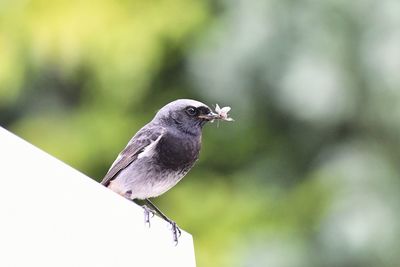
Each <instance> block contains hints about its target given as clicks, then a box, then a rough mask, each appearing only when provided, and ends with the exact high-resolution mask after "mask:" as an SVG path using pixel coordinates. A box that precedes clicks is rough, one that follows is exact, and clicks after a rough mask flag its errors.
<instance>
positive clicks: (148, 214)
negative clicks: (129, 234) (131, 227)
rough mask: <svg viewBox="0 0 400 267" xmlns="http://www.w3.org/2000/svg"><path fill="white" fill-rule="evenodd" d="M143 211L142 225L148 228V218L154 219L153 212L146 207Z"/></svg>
mask: <svg viewBox="0 0 400 267" xmlns="http://www.w3.org/2000/svg"><path fill="white" fill-rule="evenodd" d="M143 210H144V224H146V225H148V226H149V228H150V218H153V217H154V211H153V210H151V209H150V208H149V207H147V206H146V205H144V206H143Z"/></svg>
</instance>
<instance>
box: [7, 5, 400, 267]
mask: <svg viewBox="0 0 400 267" xmlns="http://www.w3.org/2000/svg"><path fill="white" fill-rule="evenodd" d="M177 98H194V99H197V100H200V101H202V102H205V103H207V104H209V105H210V106H213V105H215V104H216V103H218V104H220V105H221V106H227V105H229V106H231V107H232V112H231V115H232V117H233V118H235V122H234V123H220V124H219V127H218V126H217V124H216V123H214V124H211V125H207V126H206V127H205V129H204V135H203V149H202V153H201V156H200V160H199V162H198V163H197V165H196V167H195V168H194V169H193V170H192V171H191V172H190V173H189V174H188V175H187V176H186V178H185V179H184V180H183V181H182V182H181V183H179V184H178V186H176V187H175V188H174V189H172V190H170V191H169V192H168V193H166V194H165V195H163V196H162V197H159V198H158V199H157V200H156V203H158V204H159V206H160V207H161V208H162V209H163V210H164V211H165V212H166V213H167V214H168V215H169V216H170V217H171V218H174V219H175V220H176V221H177V222H178V224H179V225H180V226H181V227H182V228H183V229H185V230H187V231H189V232H190V233H192V234H193V236H194V240H195V247H196V258H197V263H198V266H199V267H239V266H240V267H241V266H245V267H256V266H257V267H258V266H269V267H274V266H277V267H292V266H293V267H294V266H307V267H308V266H338V267H339V266H341V267H345V266H349V267H350V266H351V267H355V266H364V267H365V266H367V267H368V266H393V267H395V266H396V267H397V266H399V265H400V223H399V221H400V213H399V210H400V209H399V208H400V205H399V204H400V201H399V200H400V194H399V193H400V180H399V178H400V176H399V168H400V167H399V163H400V138H399V134H400V105H399V103H400V1H398V0H381V1H373V0H364V1H344V0H328V1H317V0H299V1H292V0H263V1H261V0H246V1H245V0H242V1H239V0H232V1H227V0H219V1H201V0H156V1H140V0H132V1H129V0H100V1H77V0H57V1H45V0H32V1H29V0H2V1H0V125H2V126H4V127H6V128H7V129H9V130H11V131H12V132H14V133H16V134H18V135H20V136H22V137H23V138H25V139H27V140H28V141H30V142H32V143H33V144H35V145H37V146H38V147H40V148H42V149H44V150H45V151H47V152H49V153H50V154H52V155H54V156H56V157H58V158H60V159H61V160H63V161H65V162H66V163H68V164H70V165H72V166H73V167H75V168H77V169H78V170H81V171H82V172H84V173H86V174H87V175H89V176H90V177H93V178H94V179H96V180H100V179H101V178H102V177H103V175H104V174H105V173H106V171H107V169H108V167H109V166H110V165H111V163H112V162H113V160H114V159H115V158H116V156H117V154H118V153H119V152H120V151H121V149H122V148H123V147H124V146H125V144H126V143H127V142H128V140H129V139H130V137H131V136H132V135H133V134H134V133H135V132H136V131H137V130H138V129H139V128H140V127H141V126H143V125H144V124H145V123H147V122H148V121H149V120H150V119H151V118H152V117H153V116H154V114H155V112H156V111H157V110H158V109H159V108H160V107H161V106H163V105H164V104H166V103H168V102H170V101H172V100H174V99H177ZM0 149H1V148H0Z"/></svg>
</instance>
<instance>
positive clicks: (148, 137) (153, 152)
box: [101, 99, 220, 244]
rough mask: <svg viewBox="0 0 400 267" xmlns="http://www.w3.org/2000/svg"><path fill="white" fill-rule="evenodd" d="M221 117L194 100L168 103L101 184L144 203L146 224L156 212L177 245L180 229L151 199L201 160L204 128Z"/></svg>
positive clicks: (174, 182) (160, 193)
mask: <svg viewBox="0 0 400 267" xmlns="http://www.w3.org/2000/svg"><path fill="white" fill-rule="evenodd" d="M219 118H220V116H219V115H218V114H216V113H214V112H213V111H212V110H211V109H210V108H209V107H208V106H207V105H206V104H204V103H202V102H199V101H196V100H193V99H178V100H175V101H172V102H170V103H168V104H166V105H165V106H164V107H162V108H161V109H160V110H159V111H158V112H157V113H156V115H155V116H154V118H153V119H152V120H151V121H150V122H149V123H147V124H146V125H145V126H143V127H142V128H141V129H140V130H139V131H138V132H137V133H136V134H135V135H134V136H133V137H132V139H130V141H129V142H128V144H127V145H126V147H125V148H124V149H123V150H122V152H121V153H119V155H118V157H117V158H116V160H115V161H114V163H113V164H112V165H111V167H110V168H109V170H108V172H107V174H106V175H105V176H104V178H103V180H102V181H101V184H102V185H104V186H106V187H108V188H109V189H111V190H112V191H114V192H116V193H118V194H120V195H122V196H123V197H125V198H127V199H130V200H142V201H144V202H145V203H146V204H145V205H144V206H143V207H144V210H145V221H146V222H147V223H150V221H149V220H150V219H149V213H152V214H154V213H157V214H158V215H159V216H161V217H162V218H163V219H164V220H166V221H167V222H169V223H170V224H171V226H172V227H171V228H172V233H173V240H174V241H175V242H176V244H177V242H178V235H180V233H181V231H180V229H179V227H178V226H177V224H176V223H175V222H174V221H172V220H171V219H169V218H168V217H167V216H165V215H164V214H163V213H162V212H161V211H160V210H159V209H158V208H157V207H156V206H155V205H154V204H153V203H152V202H151V201H150V200H149V198H155V197H158V196H160V195H162V194H163V193H165V192H166V191H168V190H169V189H171V188H172V187H173V186H175V185H176V184H177V183H178V182H179V181H180V180H182V178H183V177H184V176H185V175H186V174H187V173H188V172H189V170H190V169H191V168H192V167H193V166H194V164H195V162H196V161H197V160H198V158H199V153H200V149H201V139H202V138H201V137H202V128H203V126H204V125H205V124H206V123H207V122H210V121H213V120H215V119H219ZM147 205H148V206H150V207H148V206H147Z"/></svg>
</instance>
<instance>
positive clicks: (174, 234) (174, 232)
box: [169, 221, 182, 246]
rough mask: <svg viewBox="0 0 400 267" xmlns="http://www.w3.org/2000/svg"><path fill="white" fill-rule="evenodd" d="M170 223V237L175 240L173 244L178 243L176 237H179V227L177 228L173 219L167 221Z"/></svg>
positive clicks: (180, 233)
mask: <svg viewBox="0 0 400 267" xmlns="http://www.w3.org/2000/svg"><path fill="white" fill-rule="evenodd" d="M169 223H170V224H171V230H172V238H173V240H174V242H175V246H176V245H178V238H179V237H181V235H182V232H181V229H179V227H178V225H177V224H176V222H174V221H170V222H169Z"/></svg>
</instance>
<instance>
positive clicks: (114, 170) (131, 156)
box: [101, 124, 164, 186]
mask: <svg viewBox="0 0 400 267" xmlns="http://www.w3.org/2000/svg"><path fill="white" fill-rule="evenodd" d="M163 133H164V128H163V127H161V126H158V125H149V124H148V125H146V126H144V127H143V128H142V129H140V130H139V131H138V132H137V133H136V134H135V136H134V137H132V139H131V140H130V141H129V143H128V145H127V146H126V147H125V148H124V150H122V152H121V153H120V154H119V156H118V158H117V159H116V160H115V161H114V163H113V164H112V165H111V167H110V169H109V170H108V172H107V174H106V175H105V176H104V178H103V180H102V181H101V184H103V185H105V186H108V185H109V184H110V182H111V181H112V180H113V179H114V178H115V177H116V176H117V175H118V174H119V173H120V172H121V171H122V170H123V169H125V168H126V167H128V166H129V165H130V164H131V163H132V162H134V161H135V160H136V159H137V158H138V155H139V154H140V153H141V152H143V151H144V149H145V148H146V147H147V146H148V145H150V144H151V143H152V142H154V141H156V140H157V138H159V137H160V136H161V135H162V134H163Z"/></svg>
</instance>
